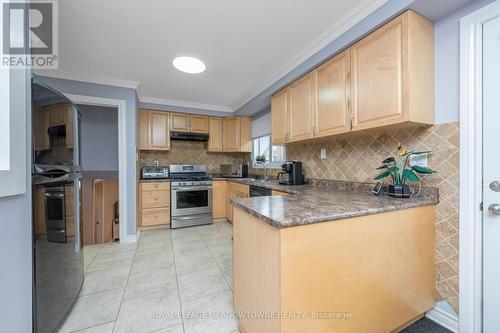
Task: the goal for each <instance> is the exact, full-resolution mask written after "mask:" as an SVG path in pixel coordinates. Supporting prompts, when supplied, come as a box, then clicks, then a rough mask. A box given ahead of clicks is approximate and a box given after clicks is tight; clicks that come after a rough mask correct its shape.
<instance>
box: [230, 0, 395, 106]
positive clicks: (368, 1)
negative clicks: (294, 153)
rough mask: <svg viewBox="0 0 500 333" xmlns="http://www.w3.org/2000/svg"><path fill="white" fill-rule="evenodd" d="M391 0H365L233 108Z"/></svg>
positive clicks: (248, 99) (265, 87) (242, 104)
mask: <svg viewBox="0 0 500 333" xmlns="http://www.w3.org/2000/svg"><path fill="white" fill-rule="evenodd" d="M388 1H389V0H364V1H362V2H361V3H360V4H359V5H358V6H356V7H355V8H353V9H352V10H350V11H349V12H348V13H346V15H345V16H344V17H345V19H344V20H342V21H340V22H339V23H337V24H335V25H333V26H331V27H330V28H329V29H328V30H326V31H325V32H324V33H323V34H321V35H320V36H319V37H318V38H316V39H315V40H313V41H312V42H311V43H310V44H309V46H307V47H305V49H304V51H303V52H301V53H300V54H298V55H297V56H296V57H294V58H293V59H292V60H291V61H289V62H288V63H287V64H285V65H284V66H283V67H282V68H281V69H280V70H279V71H277V72H276V73H275V74H273V75H272V76H270V77H269V78H268V79H267V80H265V81H262V82H261V83H260V84H258V85H256V86H255V87H254V89H253V92H252V93H249V94H247V95H246V96H243V97H242V98H240V99H239V100H238V102H236V103H235V107H234V108H233V109H234V110H235V111H236V110H239V109H240V108H241V107H243V106H244V105H245V104H247V103H248V102H250V101H251V100H252V99H254V98H255V97H257V96H258V95H259V94H260V93H262V92H263V91H265V90H266V89H268V88H269V87H270V86H271V85H273V84H274V83H276V82H278V81H279V80H280V79H282V78H283V77H284V76H285V75H287V74H288V73H290V72H291V71H292V70H294V69H296V68H297V67H299V66H300V65H301V64H302V63H304V62H305V61H306V60H307V59H309V58H310V57H312V56H313V55H315V54H316V53H318V52H319V51H321V50H322V49H323V48H324V47H326V46H327V45H328V44H330V43H331V42H333V41H334V40H335V39H337V38H339V37H340V36H341V35H342V34H344V33H345V32H347V31H348V30H349V29H351V28H352V27H354V26H355V25H356V24H358V23H359V22H360V21H362V20H363V19H365V18H366V17H367V16H368V15H370V14H371V13H373V12H374V11H375V10H377V9H378V8H380V7H381V6H382V5H384V4H385V3H386V2H388Z"/></svg>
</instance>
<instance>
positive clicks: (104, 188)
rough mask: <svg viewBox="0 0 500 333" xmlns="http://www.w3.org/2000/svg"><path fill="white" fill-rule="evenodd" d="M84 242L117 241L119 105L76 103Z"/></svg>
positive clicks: (87, 243)
mask: <svg viewBox="0 0 500 333" xmlns="http://www.w3.org/2000/svg"><path fill="white" fill-rule="evenodd" d="M77 106H78V109H79V110H80V127H81V129H80V147H81V149H80V155H81V156H80V157H81V165H82V171H83V185H82V225H83V228H82V229H83V231H82V234H83V235H82V242H83V245H84V246H90V245H96V244H105V243H111V242H117V241H119V239H120V237H119V225H117V226H115V224H116V222H118V223H119V218H118V211H119V209H118V210H117V209H116V207H119V179H118V178H119V172H118V170H119V156H118V155H119V152H118V140H119V137H118V132H119V130H118V109H117V108H113V107H104V106H95V105H86V104H78V105H77Z"/></svg>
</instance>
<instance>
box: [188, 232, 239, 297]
mask: <svg viewBox="0 0 500 333" xmlns="http://www.w3.org/2000/svg"><path fill="white" fill-rule="evenodd" d="M225 223H229V222H225ZM196 231H198V233H199V234H200V237H201V240H202V241H203V244H205V246H206V247H207V248H208V252H209V253H210V256H211V257H212V260H213V261H214V262H215V265H216V266H217V268H218V269H219V272H220V273H221V274H222V276H223V277H224V280H225V281H226V284H227V285H228V287H229V289H230V290H231V292H232V291H233V287H232V284H231V283H229V281H228V280H227V277H226V274H224V272H223V271H222V268H221V267H220V265H219V263H218V262H217V260H216V259H215V256H214V254H213V252H212V250H211V249H210V246H208V245H207V243H206V242H205V239H204V238H203V235H202V234H201V233H200V231H199V230H196ZM232 243H233V241H232V240H231V246H232ZM231 255H232V253H231Z"/></svg>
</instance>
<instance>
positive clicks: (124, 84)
mask: <svg viewBox="0 0 500 333" xmlns="http://www.w3.org/2000/svg"><path fill="white" fill-rule="evenodd" d="M34 73H35V74H36V75H39V76H45V77H50V78H54V79H62V80H71V81H80V82H87V83H94V84H101V85H105V86H113V87H120V88H128V89H134V90H137V91H138V90H139V86H140V84H141V83H140V82H139V81H131V80H120V79H112V78H105V77H100V76H94V75H86V74H75V73H68V72H59V71H52V70H43V71H41V70H36V71H34Z"/></svg>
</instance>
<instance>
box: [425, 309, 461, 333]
mask: <svg viewBox="0 0 500 333" xmlns="http://www.w3.org/2000/svg"><path fill="white" fill-rule="evenodd" d="M425 316H426V317H427V318H429V319H430V320H432V321H434V322H436V323H438V324H439V325H441V326H443V327H445V328H447V329H449V330H450V331H452V332H454V333H458V317H457V316H455V315H452V314H450V313H448V312H446V311H444V310H442V309H439V308H437V307H434V308H432V309H431V310H429V311H427V313H426V315H425Z"/></svg>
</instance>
